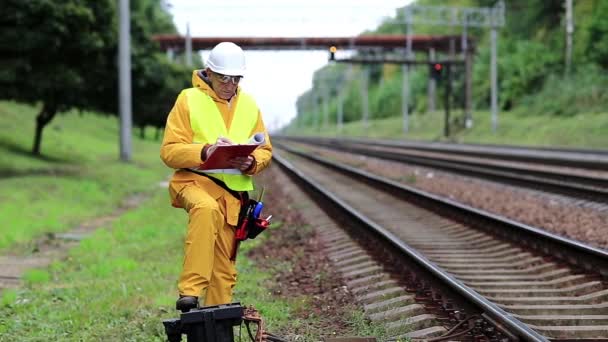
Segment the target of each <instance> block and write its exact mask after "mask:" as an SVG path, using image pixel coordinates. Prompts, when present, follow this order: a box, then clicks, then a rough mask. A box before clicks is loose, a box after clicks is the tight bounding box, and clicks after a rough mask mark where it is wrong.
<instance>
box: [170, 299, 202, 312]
mask: <svg viewBox="0 0 608 342" xmlns="http://www.w3.org/2000/svg"><path fill="white" fill-rule="evenodd" d="M175 308H176V309H177V310H180V311H181V312H188V311H190V310H191V309H196V308H198V297H194V296H182V295H180V296H179V299H178V300H177V302H175Z"/></svg>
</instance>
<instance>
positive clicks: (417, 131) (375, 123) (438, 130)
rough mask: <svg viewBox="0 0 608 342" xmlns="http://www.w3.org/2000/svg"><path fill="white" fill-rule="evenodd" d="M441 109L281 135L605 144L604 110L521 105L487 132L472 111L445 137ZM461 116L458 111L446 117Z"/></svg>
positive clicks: (482, 117) (485, 117) (607, 119)
mask: <svg viewBox="0 0 608 342" xmlns="http://www.w3.org/2000/svg"><path fill="white" fill-rule="evenodd" d="M443 115H444V113H443V112H432V113H425V114H415V115H413V116H411V117H410V120H409V131H408V133H407V134H404V133H403V124H402V118H401V117H390V118H387V119H381V120H371V121H369V126H368V127H364V126H363V123H362V122H360V121H358V122H350V123H347V124H345V125H344V128H343V130H342V132H340V133H339V134H337V129H336V126H335V124H334V125H330V126H328V127H326V128H324V129H321V130H319V129H316V128H311V127H297V128H296V127H293V126H292V127H289V128H288V129H286V130H285V132H286V133H287V134H296V135H297V134H302V135H323V136H335V135H341V136H357V137H370V138H391V139H404V138H407V139H411V140H427V141H456V142H461V143H476V144H480V143H481V144H507V145H528V146H563V147H583V148H604V149H605V148H607V147H608V134H606V132H608V112H603V113H583V114H578V115H574V116H555V115H545V116H539V115H535V116H529V115H527V113H526V112H525V110H523V109H521V110H519V111H517V112H500V113H499V114H498V129H497V130H496V132H493V131H492V123H491V115H490V113H489V112H487V111H484V112H474V113H473V122H474V124H473V127H472V128H471V129H468V130H465V129H462V128H458V125H456V124H452V126H451V134H450V137H449V138H447V139H446V138H445V137H444V136H443V134H444V116H443ZM456 116H462V113H461V112H455V113H452V117H456Z"/></svg>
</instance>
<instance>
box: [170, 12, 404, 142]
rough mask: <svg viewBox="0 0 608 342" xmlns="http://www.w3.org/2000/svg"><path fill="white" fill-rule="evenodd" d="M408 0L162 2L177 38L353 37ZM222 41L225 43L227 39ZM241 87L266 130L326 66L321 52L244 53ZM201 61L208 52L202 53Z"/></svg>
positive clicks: (284, 118) (285, 115)
mask: <svg viewBox="0 0 608 342" xmlns="http://www.w3.org/2000/svg"><path fill="white" fill-rule="evenodd" d="M411 1H412V0H398V1H397V0H375V1H374V0H344V1H336V0H290V1H288V0H282V1H279V0H256V1H253V0H249V1H247V0H224V1H202V0H168V1H167V2H168V3H169V4H170V6H171V7H170V12H171V13H172V14H173V19H174V21H175V24H176V26H177V28H178V30H179V32H180V33H181V34H182V35H185V33H186V26H187V24H188V23H190V32H191V34H192V36H193V37H231V36H232V37H235V36H250V37H256V36H257V37H266V36H268V37H331V36H355V35H357V34H359V33H361V32H363V31H364V30H368V29H374V28H376V27H377V26H378V25H379V24H380V22H381V21H382V18H384V17H388V16H394V15H395V9H396V8H399V7H403V6H405V5H407V4H408V3H410V2H411ZM227 40H228V39H227ZM245 53H246V59H247V74H246V76H245V78H244V79H243V81H242V82H241V86H242V87H243V89H244V90H245V91H247V92H248V93H250V94H252V95H253V96H254V97H255V99H256V101H257V102H258V106H259V107H260V109H261V111H262V113H263V115H264V122H265V123H266V126H267V128H268V129H270V130H273V129H277V128H279V127H280V126H283V125H285V124H286V123H288V122H289V121H290V120H291V119H292V118H294V117H295V115H296V100H297V98H298V96H299V95H301V94H302V93H303V92H305V91H306V90H308V89H310V87H311V86H312V75H313V72H314V71H315V70H317V69H319V68H320V67H322V66H323V65H325V64H327V57H328V53H327V51H245ZM202 55H203V58H207V56H208V51H204V52H203V53H202Z"/></svg>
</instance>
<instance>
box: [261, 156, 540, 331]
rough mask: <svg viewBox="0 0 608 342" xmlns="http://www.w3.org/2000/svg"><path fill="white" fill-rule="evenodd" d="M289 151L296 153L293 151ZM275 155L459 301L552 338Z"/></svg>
mask: <svg viewBox="0 0 608 342" xmlns="http://www.w3.org/2000/svg"><path fill="white" fill-rule="evenodd" d="M289 152H291V153H293V152H292V151H289ZM296 154H297V153H296ZM273 159H274V160H276V161H277V162H278V163H279V165H280V166H281V167H282V168H283V169H284V170H286V171H287V172H288V174H290V175H291V176H292V177H294V178H296V179H297V181H298V182H300V183H304V184H305V188H306V189H307V190H309V191H310V190H312V191H314V192H315V193H317V194H318V195H321V196H323V197H324V198H325V199H327V200H329V201H331V203H333V204H334V206H335V207H337V208H338V209H340V210H341V211H342V212H344V213H346V214H347V215H350V216H351V217H353V218H354V219H355V220H356V221H357V222H359V223H360V224H363V225H365V226H366V227H368V228H369V229H371V231H373V232H375V233H376V234H378V236H380V237H381V238H383V239H384V240H385V241H387V242H388V243H390V244H391V245H392V246H393V247H394V248H396V249H397V250H399V251H400V252H401V253H403V254H404V255H406V256H408V257H409V258H410V259H411V260H413V261H414V262H415V263H416V264H417V265H418V266H420V268H422V269H423V270H425V271H426V272H428V273H429V274H430V275H431V276H432V277H433V278H434V279H436V280H437V282H439V283H441V284H443V285H444V286H445V287H447V288H449V289H450V290H451V291H450V294H452V295H456V296H459V297H462V298H461V299H460V300H459V301H460V302H462V301H463V299H464V301H467V302H468V303H470V304H473V305H474V306H475V307H476V308H477V309H478V310H480V311H482V312H483V313H485V314H486V315H488V316H489V317H490V318H491V319H493V320H495V321H496V322H498V323H499V324H500V325H501V327H502V328H503V329H504V328H506V329H507V331H508V333H510V334H513V335H514V336H517V337H518V338H521V339H524V340H526V341H549V340H548V339H547V338H545V337H544V336H542V335H540V334H539V333H537V332H536V331H534V330H532V329H531V328H529V327H528V326H527V325H526V324H525V323H523V322H521V321H519V320H517V319H515V318H513V317H512V316H511V315H510V314H509V313H507V312H506V311H504V310H503V309H501V308H500V307H498V306H497V305H496V304H494V303H492V302H490V301H488V300H487V299H486V298H484V297H483V296H481V295H479V294H478V293H477V292H475V291H474V290H472V289H471V288H469V287H468V286H466V285H465V284H463V283H462V282H461V281H459V280H457V279H455V278H454V277H453V276H452V275H450V274H449V273H447V272H445V271H444V270H443V269H441V268H440V267H438V266H436V265H435V264H434V263H432V262H431V261H429V260H428V259H427V258H426V257H424V256H423V255H421V254H420V253H419V252H418V251H416V250H415V249H414V248H412V247H410V246H409V245H407V244H406V243H404V242H403V241H402V240H401V239H400V238H398V237H397V236H395V235H394V234H393V233H391V232H389V231H388V230H387V229H385V228H384V227H382V226H380V225H379V224H377V223H375V222H374V221H372V220H371V219H369V218H368V217H366V216H365V215H363V214H362V213H360V212H358V211H357V210H355V209H354V208H353V207H351V206H350V205H349V204H347V203H346V202H345V201H343V200H341V199H340V198H338V197H337V196H336V195H334V194H333V193H331V192H329V191H328V190H326V189H324V188H323V186H321V185H320V184H319V183H317V182H315V181H314V180H312V179H310V178H309V177H307V176H306V175H305V174H304V173H302V172H301V171H300V170H298V169H297V168H296V167H295V166H293V165H292V164H291V163H290V162H289V161H287V160H286V159H285V158H283V157H281V156H280V154H279V153H276V152H275V153H274V155H273ZM310 159H311V160H314V161H317V162H321V160H320V159H318V158H317V157H313V158H310ZM325 162H326V161H323V162H321V163H322V164H324V165H327V164H325ZM351 171H354V170H351Z"/></svg>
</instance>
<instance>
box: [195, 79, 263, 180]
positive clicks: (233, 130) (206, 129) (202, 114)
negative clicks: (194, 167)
mask: <svg viewBox="0 0 608 342" xmlns="http://www.w3.org/2000/svg"><path fill="white" fill-rule="evenodd" d="M185 92H186V98H187V100H188V108H189V110H190V126H191V127H192V131H193V132H194V138H193V143H202V144H214V143H215V142H216V141H217V138H218V137H220V136H223V137H227V138H229V139H230V140H232V141H233V142H234V143H236V144H243V143H247V141H248V140H249V138H250V134H251V132H252V131H253V129H254V128H255V126H256V124H257V122H258V106H257V104H256V103H255V101H254V100H253V98H252V97H251V96H249V95H248V94H245V93H243V92H242V91H241V92H239V95H238V98H237V100H238V101H237V103H236V108H235V110H234V117H233V118H232V123H231V124H230V130H229V131H228V130H227V129H226V124H225V123H224V118H223V117H222V113H220V110H219V109H218V108H217V105H216V104H215V102H214V101H213V99H212V98H211V97H210V96H209V95H207V94H206V93H204V92H203V91H201V90H200V89H198V88H189V89H186V90H185ZM197 172H200V171H197ZM206 174H207V175H208V176H211V177H214V178H217V179H219V180H221V181H223V182H224V183H225V184H226V185H227V186H228V187H229V188H230V189H232V190H235V191H250V190H253V181H252V177H251V176H249V175H242V174H240V175H239V174H223V173H206Z"/></svg>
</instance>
